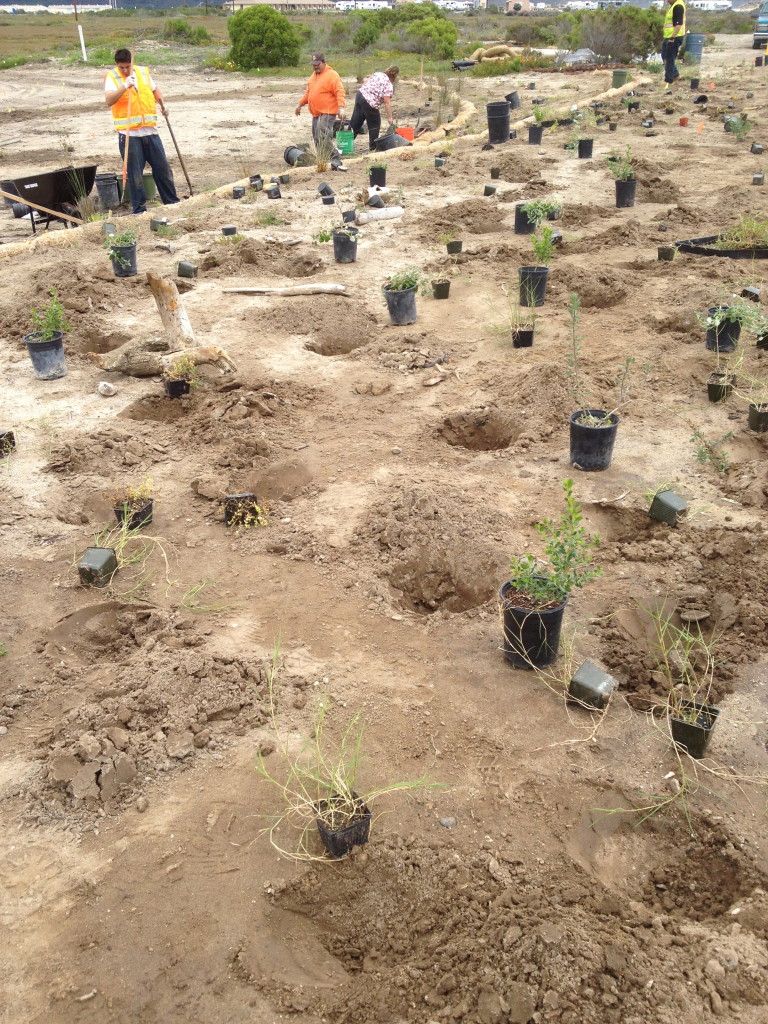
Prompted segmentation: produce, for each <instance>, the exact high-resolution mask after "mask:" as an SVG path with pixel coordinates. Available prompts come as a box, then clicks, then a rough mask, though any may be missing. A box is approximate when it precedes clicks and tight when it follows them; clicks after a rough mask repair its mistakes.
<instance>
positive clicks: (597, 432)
mask: <svg viewBox="0 0 768 1024" xmlns="http://www.w3.org/2000/svg"><path fill="white" fill-rule="evenodd" d="M585 411H586V412H588V413H589V415H590V416H594V417H595V418H599V417H602V416H605V411H604V410H603V409H587V410H583V409H578V410H577V411H576V412H572V413H571V415H570V425H571V455H570V463H571V465H572V466H573V467H574V468H575V469H581V470H583V471H584V472H585V473H596V472H600V471H602V470H604V469H608V467H609V466H610V464H611V456H612V455H613V446H614V444H615V443H616V432H617V430H618V429H619V417H618V416H617V415H616V413H615V412H612V413H611V414H610V416H609V421H610V422H609V423H607V424H606V426H604V427H593V426H589V424H587V423H580V422H579V420H580V419H581V418H582V417H583V415H584V412H585Z"/></svg>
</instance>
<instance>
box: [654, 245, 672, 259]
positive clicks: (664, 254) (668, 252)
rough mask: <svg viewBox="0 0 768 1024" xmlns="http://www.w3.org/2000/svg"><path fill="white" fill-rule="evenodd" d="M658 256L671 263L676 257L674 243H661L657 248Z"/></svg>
mask: <svg viewBox="0 0 768 1024" xmlns="http://www.w3.org/2000/svg"><path fill="white" fill-rule="evenodd" d="M656 258H657V259H659V260H665V261H666V262H667V263H671V262H672V260H673V259H674V258H675V247H674V245H660V246H659V247H658V248H657V250H656Z"/></svg>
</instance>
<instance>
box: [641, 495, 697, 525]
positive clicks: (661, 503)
mask: <svg viewBox="0 0 768 1024" xmlns="http://www.w3.org/2000/svg"><path fill="white" fill-rule="evenodd" d="M687 511H688V502H687V501H685V500H684V499H683V498H681V497H680V495H679V494H675V492H674V491H657V492H656V494H654V496H653V501H652V502H651V507H650V508H649V509H648V515H649V516H650V517H651V519H655V520H656V521H657V522H659V523H666V524H667V526H677V524H678V522H679V521H680V519H681V518H682V516H684V515H685V513H686V512H687Z"/></svg>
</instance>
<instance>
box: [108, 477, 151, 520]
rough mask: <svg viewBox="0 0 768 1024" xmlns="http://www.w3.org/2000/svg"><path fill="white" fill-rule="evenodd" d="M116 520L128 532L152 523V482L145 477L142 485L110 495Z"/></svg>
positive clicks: (129, 486)
mask: <svg viewBox="0 0 768 1024" xmlns="http://www.w3.org/2000/svg"><path fill="white" fill-rule="evenodd" d="M110 498H111V499H112V508H113V511H114V513H115V518H116V519H117V521H118V523H120V525H121V526H122V525H123V524H125V526H126V528H127V529H128V530H140V529H141V527H142V526H147V525H149V523H151V522H152V506H153V503H154V498H153V496H152V480H151V478H150V477H148V476H147V477H145V478H144V479H143V480H142V482H141V483H140V484H128V485H127V486H126V487H124V488H123V489H122V490H120V491H115V492H114V493H112V494H111V495H110Z"/></svg>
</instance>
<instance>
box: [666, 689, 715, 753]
mask: <svg viewBox="0 0 768 1024" xmlns="http://www.w3.org/2000/svg"><path fill="white" fill-rule="evenodd" d="M680 713H681V716H682V714H685V716H686V718H682V717H680V718H677V717H675V713H674V712H673V711H670V713H669V728H670V731H671V733H672V739H673V740H674V741H675V743H676V744H677V746H678V747H682V748H683V750H685V751H687V752H688V753H689V754H690V755H691V757H695V758H701V757H704V755H705V753H706V751H707V747H708V746H709V741H710V739H711V738H712V731H713V729H714V728H715V724H716V723H717V718H718V715H719V714H720V708H715V707H713V706H712V705H711V704H700V703H699V702H698V701H695V700H683V701H680ZM689 715H690V718H692V719H693V721H689V720H687V719H688V716H689ZM694 715H695V716H696V717H695V718H694Z"/></svg>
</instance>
